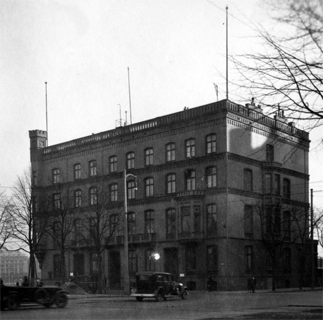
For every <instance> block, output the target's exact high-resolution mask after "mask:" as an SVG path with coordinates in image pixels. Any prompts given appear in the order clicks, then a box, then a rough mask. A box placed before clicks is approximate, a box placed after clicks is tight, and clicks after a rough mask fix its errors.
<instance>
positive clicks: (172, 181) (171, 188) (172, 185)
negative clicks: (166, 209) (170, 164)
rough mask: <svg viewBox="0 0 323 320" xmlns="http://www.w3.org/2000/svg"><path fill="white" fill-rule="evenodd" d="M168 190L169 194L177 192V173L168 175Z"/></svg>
mask: <svg viewBox="0 0 323 320" xmlns="http://www.w3.org/2000/svg"><path fill="white" fill-rule="evenodd" d="M166 186H167V187H166V188H167V189H166V192H167V194H170V193H175V192H176V175H175V173H170V174H168V175H167V176H166Z"/></svg>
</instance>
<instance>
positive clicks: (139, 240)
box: [108, 233, 156, 246]
mask: <svg viewBox="0 0 323 320" xmlns="http://www.w3.org/2000/svg"><path fill="white" fill-rule="evenodd" d="M155 241H156V233H136V234H129V235H128V242H129V243H132V244H146V243H151V242H155ZM123 244H124V237H123V236H113V237H111V238H110V239H109V242H108V245H109V246H113V245H123Z"/></svg>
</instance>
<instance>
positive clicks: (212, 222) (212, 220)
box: [207, 203, 217, 237]
mask: <svg viewBox="0 0 323 320" xmlns="http://www.w3.org/2000/svg"><path fill="white" fill-rule="evenodd" d="M216 234H217V212H216V204H215V203H211V204H208V205H207V235H208V236H209V237H214V236H216Z"/></svg>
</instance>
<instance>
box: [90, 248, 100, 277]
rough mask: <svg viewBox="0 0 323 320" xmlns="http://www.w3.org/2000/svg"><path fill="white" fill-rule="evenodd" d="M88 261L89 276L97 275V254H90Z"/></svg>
mask: <svg viewBox="0 0 323 320" xmlns="http://www.w3.org/2000/svg"><path fill="white" fill-rule="evenodd" d="M90 261H91V274H97V273H98V271H99V265H98V254H97V253H91V254H90Z"/></svg>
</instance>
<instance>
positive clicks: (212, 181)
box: [206, 167, 217, 188]
mask: <svg viewBox="0 0 323 320" xmlns="http://www.w3.org/2000/svg"><path fill="white" fill-rule="evenodd" d="M216 176H217V170H216V167H209V168H207V169H206V187H207V188H214V187H216V185H217V182H216V180H217V179H216Z"/></svg>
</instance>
